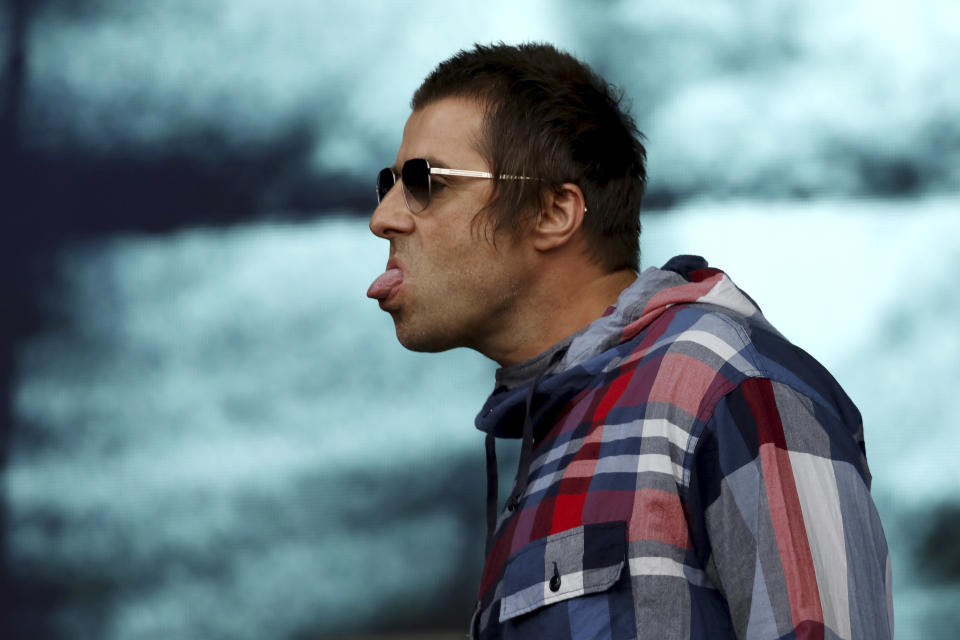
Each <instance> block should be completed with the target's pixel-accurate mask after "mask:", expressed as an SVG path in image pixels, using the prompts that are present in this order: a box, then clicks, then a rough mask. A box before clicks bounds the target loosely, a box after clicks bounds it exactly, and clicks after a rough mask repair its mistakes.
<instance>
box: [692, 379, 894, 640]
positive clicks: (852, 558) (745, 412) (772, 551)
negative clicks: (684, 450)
mask: <svg viewBox="0 0 960 640" xmlns="http://www.w3.org/2000/svg"><path fill="white" fill-rule="evenodd" d="M839 415H840V414H839V412H836V411H832V410H831V409H829V408H828V407H826V406H824V405H822V404H817V403H815V402H814V401H813V400H811V399H810V398H809V397H807V396H805V395H803V394H801V393H799V392H798V391H796V390H795V389H793V388H792V387H790V386H788V385H785V384H782V383H778V382H775V381H772V380H769V379H765V378H751V379H748V380H746V381H744V382H743V383H741V384H740V385H739V386H738V387H736V388H735V389H734V390H733V391H731V392H729V393H728V394H727V395H725V396H724V397H723V398H722V399H721V400H720V402H718V404H717V406H716V407H715V409H714V412H713V415H712V417H711V419H710V420H709V422H708V423H707V425H706V427H705V429H704V431H703V434H702V436H701V437H700V439H699V441H698V442H697V445H696V449H695V450H694V454H693V456H694V459H693V464H692V465H691V478H690V492H689V504H688V507H689V510H690V514H689V516H690V523H691V531H692V534H693V540H694V545H695V549H696V553H697V554H698V555H700V556H701V561H702V562H703V563H704V565H705V566H706V567H707V575H708V577H709V578H710V579H711V581H712V582H713V583H714V585H716V586H717V588H718V589H719V590H720V591H721V593H722V594H723V596H724V598H725V599H726V602H727V604H728V607H729V609H730V616H731V619H732V620H733V623H734V628H735V630H736V632H737V636H738V637H741V638H746V637H750V638H787V637H789V638H796V639H797V640H803V639H807V638H810V639H812V638H817V639H821V640H822V639H831V638H851V639H859V638H870V639H875V638H891V637H892V636H893V609H892V599H891V584H890V559H889V553H888V550H887V544H886V539H885V537H884V534H883V529H882V526H881V523H880V518H879V515H878V514H877V510H876V507H875V505H874V503H873V500H872V498H871V496H870V490H869V482H870V481H869V473H868V471H867V469H866V467H865V463H864V460H865V459H864V458H863V456H862V449H861V447H860V445H859V444H858V440H857V435H858V434H859V433H860V431H859V425H847V424H844V423H843V422H842V419H841V418H840V417H839Z"/></svg>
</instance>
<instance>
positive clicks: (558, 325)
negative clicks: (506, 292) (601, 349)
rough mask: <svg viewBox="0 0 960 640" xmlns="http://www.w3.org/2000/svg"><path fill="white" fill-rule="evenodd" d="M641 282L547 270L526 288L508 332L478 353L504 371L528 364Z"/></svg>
mask: <svg viewBox="0 0 960 640" xmlns="http://www.w3.org/2000/svg"><path fill="white" fill-rule="evenodd" d="M636 278H637V274H635V273H634V272H633V271H631V270H630V269H622V270H619V271H614V272H603V271H601V270H599V269H598V268H593V267H592V266H591V267H588V268H583V265H582V264H581V265H578V266H577V267H576V268H572V269H563V270H554V271H552V272H548V274H547V275H545V276H543V277H541V278H539V279H538V280H537V282H536V283H534V284H533V285H532V286H531V287H529V288H528V289H527V294H528V295H526V296H525V297H524V299H523V301H522V303H521V304H522V309H520V310H518V313H517V314H516V318H515V319H514V320H515V321H514V322H512V323H511V325H512V326H510V327H509V330H508V331H504V332H501V335H499V336H497V338H496V339H495V340H493V341H492V343H491V344H487V345H484V346H483V348H481V349H478V350H479V351H480V352H481V353H483V354H484V355H486V356H487V357H489V358H491V359H492V360H495V361H496V362H497V363H498V364H500V366H501V367H507V366H510V365H513V364H517V363H519V362H523V361H524V360H529V359H530V358H532V357H534V356H535V355H537V354H538V353H541V352H543V351H545V350H547V349H548V348H550V347H551V346H552V345H554V344H556V343H557V342H560V341H561V340H563V339H564V338H566V337H567V336H569V335H571V334H573V333H576V332H577V331H579V330H580V329H583V328H584V327H586V326H587V325H589V324H590V323H591V322H593V321H594V320H596V319H597V318H599V317H600V316H602V315H603V313H604V312H605V311H606V310H607V308H608V307H609V306H610V305H612V304H614V303H615V302H616V301H617V297H618V296H619V295H620V292H621V291H623V290H624V289H626V288H627V287H628V286H630V285H631V284H632V283H633V281H634V280H636Z"/></svg>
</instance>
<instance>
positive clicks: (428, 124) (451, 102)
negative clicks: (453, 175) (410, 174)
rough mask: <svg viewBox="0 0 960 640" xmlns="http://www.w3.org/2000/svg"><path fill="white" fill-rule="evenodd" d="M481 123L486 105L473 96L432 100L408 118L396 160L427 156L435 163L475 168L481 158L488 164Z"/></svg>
mask: <svg viewBox="0 0 960 640" xmlns="http://www.w3.org/2000/svg"><path fill="white" fill-rule="evenodd" d="M482 124H483V109H482V108H481V106H480V104H479V103H478V102H477V101H476V100H474V99H471V98H463V97H448V98H441V99H440V100H436V101H434V102H431V103H429V104H427V105H425V106H424V107H422V108H420V109H417V110H416V111H414V112H413V113H411V114H410V117H409V118H408V119H407V123H406V125H405V126H404V128H403V141H402V142H401V144H400V150H399V151H398V153H397V163H396V164H397V165H398V166H399V165H402V164H403V163H404V162H405V161H407V160H409V159H410V158H425V159H427V160H428V161H429V162H430V165H431V166H436V167H447V168H455V169H464V168H466V169H472V168H477V163H478V162H480V163H483V164H484V166H485V162H484V159H483V156H482V155H481V153H480V149H479V147H480V144H479V142H480V132H481V128H482ZM464 163H469V164H467V165H464ZM461 165H462V166H461ZM395 168H396V167H395Z"/></svg>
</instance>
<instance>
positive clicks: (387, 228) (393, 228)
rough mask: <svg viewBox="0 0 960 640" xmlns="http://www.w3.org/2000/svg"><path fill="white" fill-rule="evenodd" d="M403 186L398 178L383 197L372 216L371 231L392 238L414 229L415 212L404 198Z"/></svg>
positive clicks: (376, 234) (381, 236)
mask: <svg viewBox="0 0 960 640" xmlns="http://www.w3.org/2000/svg"><path fill="white" fill-rule="evenodd" d="M402 188H403V187H402V186H401V184H400V181H399V180H398V181H397V183H396V184H395V185H393V187H392V188H391V189H390V191H388V192H387V195H385V196H384V197H383V200H381V201H380V204H379V205H377V208H376V209H374V211H373V215H372V216H370V231H372V232H373V235H375V236H378V237H380V238H386V239H388V240H389V239H390V238H392V237H394V236H396V235H400V234H404V233H410V232H411V231H413V224H414V222H413V214H411V213H410V210H409V209H407V205H406V203H405V202H404V200H403V193H401V189H402Z"/></svg>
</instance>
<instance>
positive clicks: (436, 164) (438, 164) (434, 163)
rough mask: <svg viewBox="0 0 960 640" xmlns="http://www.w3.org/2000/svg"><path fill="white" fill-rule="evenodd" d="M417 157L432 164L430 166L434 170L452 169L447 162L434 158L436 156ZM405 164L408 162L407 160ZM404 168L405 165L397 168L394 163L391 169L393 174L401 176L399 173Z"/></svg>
mask: <svg viewBox="0 0 960 640" xmlns="http://www.w3.org/2000/svg"><path fill="white" fill-rule="evenodd" d="M417 157H418V158H422V159H424V160H426V161H427V162H429V163H430V166H431V167H433V168H435V169H449V168H450V165H448V164H447V163H446V162H444V161H443V160H439V159H437V158H436V157H434V156H417ZM407 160H413V158H407ZM404 162H406V160H405V161H404ZM402 166H403V165H400V166H397V164H396V163H394V165H393V166H392V167H391V169H393V172H394V173H396V174H399V173H400V168H401V167H402Z"/></svg>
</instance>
